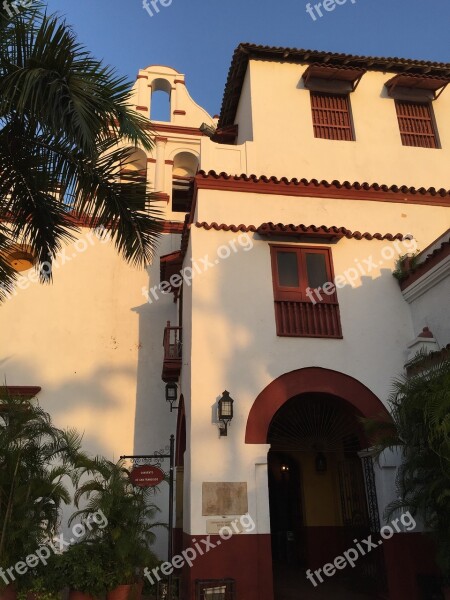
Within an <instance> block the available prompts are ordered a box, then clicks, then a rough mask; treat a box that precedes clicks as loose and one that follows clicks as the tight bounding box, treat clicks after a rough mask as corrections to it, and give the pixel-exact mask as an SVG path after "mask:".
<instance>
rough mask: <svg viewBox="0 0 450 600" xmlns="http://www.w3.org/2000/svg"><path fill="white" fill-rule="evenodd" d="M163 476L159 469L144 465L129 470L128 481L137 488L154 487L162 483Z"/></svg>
mask: <svg viewBox="0 0 450 600" xmlns="http://www.w3.org/2000/svg"><path fill="white" fill-rule="evenodd" d="M164 478H165V475H164V473H163V471H161V469H160V468H159V467H152V466H151V465H144V466H142V467H135V468H134V469H132V470H131V473H130V479H131V482H132V483H133V485H137V486H138V487H155V486H156V485H159V484H160V483H161V481H163V480H164Z"/></svg>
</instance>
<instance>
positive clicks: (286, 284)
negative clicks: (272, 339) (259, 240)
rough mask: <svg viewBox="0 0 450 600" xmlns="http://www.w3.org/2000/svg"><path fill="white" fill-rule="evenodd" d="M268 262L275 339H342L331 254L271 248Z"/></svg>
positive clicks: (321, 250)
mask: <svg viewBox="0 0 450 600" xmlns="http://www.w3.org/2000/svg"><path fill="white" fill-rule="evenodd" d="M271 260H272V278H273V291H274V301H275V320H276V326H277V335H279V336H293V337H331V338H341V337H342V330H341V324H340V315H339V304H338V301H337V295H336V289H335V287H334V284H333V281H334V273H333V265H332V257H331V250H330V249H329V248H315V247H313V248H311V247H296V246H271ZM324 290H326V291H324Z"/></svg>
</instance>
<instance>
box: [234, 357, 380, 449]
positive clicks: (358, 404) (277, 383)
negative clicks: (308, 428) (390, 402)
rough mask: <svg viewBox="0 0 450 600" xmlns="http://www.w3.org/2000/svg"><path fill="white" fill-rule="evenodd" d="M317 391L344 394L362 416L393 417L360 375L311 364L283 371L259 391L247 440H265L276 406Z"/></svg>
mask: <svg viewBox="0 0 450 600" xmlns="http://www.w3.org/2000/svg"><path fill="white" fill-rule="evenodd" d="M314 392H317V393H322V394H331V395H333V396H337V397H339V398H342V399H343V400H345V401H346V402H348V403H349V404H351V405H352V406H353V407H354V408H355V409H356V411H357V412H358V413H359V414H360V415H361V416H363V417H372V418H373V417H378V416H383V417H384V418H386V419H387V420H390V416H389V413H388V411H387V409H386V407H385V406H384V405H383V403H382V402H381V400H379V398H377V396H375V394H374V393H373V392H371V391H370V390H369V388H367V387H366V386H365V385H363V384H362V383H361V382H359V381H358V380H357V379H354V378H353V377H350V375H345V374H344V373H340V372H338V371H331V370H330V369H323V368H320V367H308V368H305V369H297V370H296V371H290V372H289V373H284V374H283V375H280V377H278V378H277V379H275V380H274V381H272V383H270V384H269V385H268V386H267V387H266V388H264V390H263V391H262V392H261V393H260V394H259V395H258V397H257V398H256V400H255V402H254V403H253V406H252V408H251V410H250V413H249V416H248V420H247V428H246V432H245V443H246V444H266V443H267V434H268V431H269V426H270V423H271V421H272V419H273V417H274V415H275V413H276V412H277V410H278V409H280V408H281V407H282V406H283V404H284V403H285V402H287V401H288V400H290V399H291V398H293V397H294V396H298V395H300V394H307V393H314Z"/></svg>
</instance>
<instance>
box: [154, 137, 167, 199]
mask: <svg viewBox="0 0 450 600" xmlns="http://www.w3.org/2000/svg"><path fill="white" fill-rule="evenodd" d="M166 143H167V138H163V137H157V138H156V173H155V191H156V192H164V191H165V190H164V183H165V182H164V174H165V170H166V162H165V161H166Z"/></svg>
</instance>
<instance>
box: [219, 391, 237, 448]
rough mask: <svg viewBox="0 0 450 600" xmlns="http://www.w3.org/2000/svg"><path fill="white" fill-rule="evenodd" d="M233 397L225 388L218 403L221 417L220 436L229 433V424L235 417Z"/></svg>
mask: <svg viewBox="0 0 450 600" xmlns="http://www.w3.org/2000/svg"><path fill="white" fill-rule="evenodd" d="M233 402H234V400H233V398H231V396H230V393H229V392H227V390H225V391H224V392H223V394H222V397H221V398H220V399H219V402H218V405H217V416H218V419H219V432H220V436H221V437H222V436H226V435H228V425H229V423H230V421H231V419H232V418H233Z"/></svg>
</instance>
